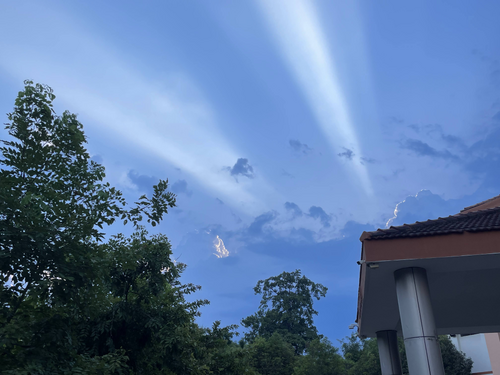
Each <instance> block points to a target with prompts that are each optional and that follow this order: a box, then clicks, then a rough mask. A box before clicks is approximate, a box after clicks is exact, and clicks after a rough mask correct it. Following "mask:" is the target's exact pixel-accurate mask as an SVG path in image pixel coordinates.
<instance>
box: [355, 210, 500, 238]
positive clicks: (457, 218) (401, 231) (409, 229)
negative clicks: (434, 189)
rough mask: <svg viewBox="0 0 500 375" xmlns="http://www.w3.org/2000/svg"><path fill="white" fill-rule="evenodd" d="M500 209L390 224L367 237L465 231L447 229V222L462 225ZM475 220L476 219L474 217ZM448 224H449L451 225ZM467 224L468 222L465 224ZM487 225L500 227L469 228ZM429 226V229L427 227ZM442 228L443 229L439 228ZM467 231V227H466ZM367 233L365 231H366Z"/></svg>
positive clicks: (472, 229)
mask: <svg viewBox="0 0 500 375" xmlns="http://www.w3.org/2000/svg"><path fill="white" fill-rule="evenodd" d="M499 211H500V206H499V207H492V208H486V209H484V210H478V211H472V212H467V213H465V214H455V215H449V216H447V217H438V218H437V219H428V220H426V221H416V222H415V223H413V224H406V223H405V224H403V225H398V226H390V227H389V228H385V229H381V228H378V229H377V230H376V231H372V232H366V234H368V236H367V237H365V239H370V238H378V237H383V236H384V234H386V235H391V234H392V235H393V236H397V237H399V236H401V235H402V236H403V237H405V236H411V237H413V236H421V235H422V234H425V235H428V234H431V233H435V234H446V233H453V232H463V229H459V228H456V229H451V228H448V229H446V227H447V225H446V223H449V225H459V226H462V225H464V224H462V223H460V222H465V223H467V219H470V218H473V217H475V216H482V215H485V216H486V217H488V216H489V215H488V214H490V213H497V212H499ZM474 220H475V219H474ZM457 222H458V223H457ZM451 223H456V224H451ZM436 224H437V225H438V227H437V228H436V229H432V226H433V225H436ZM449 225H448V226H449ZM465 225H466V224H465ZM487 227H490V228H495V229H496V228H500V225H489V226H488V225H481V226H478V227H476V228H471V229H469V230H471V231H475V230H483V229H485V228H487ZM427 228H429V229H427ZM439 228H442V229H439ZM465 230H466V231H467V229H465ZM364 233H365V232H364Z"/></svg>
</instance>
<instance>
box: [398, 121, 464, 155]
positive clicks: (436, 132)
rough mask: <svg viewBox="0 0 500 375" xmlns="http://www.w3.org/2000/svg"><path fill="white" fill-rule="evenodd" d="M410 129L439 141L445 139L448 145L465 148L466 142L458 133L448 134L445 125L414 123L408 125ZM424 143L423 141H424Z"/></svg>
mask: <svg viewBox="0 0 500 375" xmlns="http://www.w3.org/2000/svg"><path fill="white" fill-rule="evenodd" d="M408 127H409V128H410V129H412V130H414V131H415V132H416V133H418V134H421V135H425V136H429V137H432V138H434V139H436V140H439V141H441V140H442V141H444V142H445V143H446V145H447V146H448V147H454V148H459V149H461V150H463V149H465V148H466V146H465V143H464V141H463V140H462V139H461V138H460V137H457V136H456V135H453V134H446V133H445V132H444V131H443V127H442V126H441V125H439V124H426V125H417V124H412V125H409V126H408ZM422 143H423V142H422Z"/></svg>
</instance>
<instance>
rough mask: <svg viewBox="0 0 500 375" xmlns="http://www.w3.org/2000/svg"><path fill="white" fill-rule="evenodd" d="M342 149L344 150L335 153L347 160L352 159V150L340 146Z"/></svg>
mask: <svg viewBox="0 0 500 375" xmlns="http://www.w3.org/2000/svg"><path fill="white" fill-rule="evenodd" d="M342 148H343V149H344V152H341V153H339V154H337V155H338V156H340V157H341V158H346V159H347V160H352V158H353V157H354V152H353V151H352V150H349V149H348V148H345V147H342Z"/></svg>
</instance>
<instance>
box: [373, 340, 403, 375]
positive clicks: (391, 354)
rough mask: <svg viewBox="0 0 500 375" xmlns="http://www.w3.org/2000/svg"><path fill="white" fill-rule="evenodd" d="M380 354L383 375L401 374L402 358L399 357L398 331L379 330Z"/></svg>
mask: <svg viewBox="0 0 500 375" xmlns="http://www.w3.org/2000/svg"><path fill="white" fill-rule="evenodd" d="M377 345H378V355H379V357H380V367H381V369H382V375H401V374H402V373H403V371H402V370H401V358H399V349H398V333H397V332H396V331H379V332H377Z"/></svg>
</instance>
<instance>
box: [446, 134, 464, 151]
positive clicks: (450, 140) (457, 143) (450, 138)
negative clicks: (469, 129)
mask: <svg viewBox="0 0 500 375" xmlns="http://www.w3.org/2000/svg"><path fill="white" fill-rule="evenodd" d="M441 139H442V140H443V141H445V142H446V144H447V145H448V147H455V148H459V149H465V148H466V146H465V143H464V141H463V140H462V138H460V137H457V136H456V135H452V134H441Z"/></svg>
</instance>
